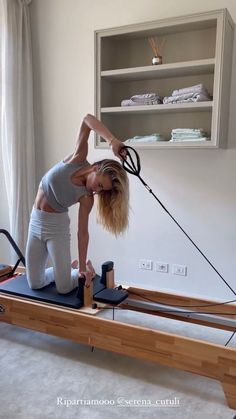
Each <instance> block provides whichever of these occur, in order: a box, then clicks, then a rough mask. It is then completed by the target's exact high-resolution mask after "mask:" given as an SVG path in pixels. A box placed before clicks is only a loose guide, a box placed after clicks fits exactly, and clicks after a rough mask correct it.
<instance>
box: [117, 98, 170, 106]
mask: <svg viewBox="0 0 236 419" xmlns="http://www.w3.org/2000/svg"><path fill="white" fill-rule="evenodd" d="M161 103H162V100H160V99H156V100H152V99H150V100H146V101H137V102H134V101H133V100H131V99H123V100H122V102H121V106H146V105H160V104H161Z"/></svg>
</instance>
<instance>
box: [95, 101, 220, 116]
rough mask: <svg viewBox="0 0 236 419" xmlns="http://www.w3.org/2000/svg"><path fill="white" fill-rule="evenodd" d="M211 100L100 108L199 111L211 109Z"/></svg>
mask: <svg viewBox="0 0 236 419" xmlns="http://www.w3.org/2000/svg"><path fill="white" fill-rule="evenodd" d="M212 106H213V102H211V101H209V102H195V103H179V104H173V105H171V104H168V105H162V104H161V105H148V106H140V105H137V106H117V107H107V108H101V113H103V114H124V113H127V114H133V115H136V114H145V113H146V114H153V113H171V112H174V113H176V112H200V111H211V110H212Z"/></svg>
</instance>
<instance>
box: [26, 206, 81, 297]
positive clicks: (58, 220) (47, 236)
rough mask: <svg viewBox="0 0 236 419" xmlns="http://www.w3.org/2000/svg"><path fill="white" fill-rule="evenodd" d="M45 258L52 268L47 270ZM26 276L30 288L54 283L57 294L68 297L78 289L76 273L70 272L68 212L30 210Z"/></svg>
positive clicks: (74, 270) (77, 274)
mask: <svg viewBox="0 0 236 419" xmlns="http://www.w3.org/2000/svg"><path fill="white" fill-rule="evenodd" d="M48 257H50V259H51V262H52V265H53V267H52V268H47V269H46V266H47V262H48ZM26 275H27V280H28V284H29V286H30V288H32V289H39V288H43V287H45V286H46V285H48V284H50V282H53V281H55V283H56V288H57V291H58V292H59V293H60V294H67V293H68V292H70V291H72V290H73V289H74V288H75V287H77V286H78V276H79V270H78V269H71V256H70V218H69V216H68V213H67V212H63V213H55V212H53V213H52V212H46V211H41V210H38V209H36V208H33V209H32V213H31V217H30V223H29V231H28V240H27V246H26Z"/></svg>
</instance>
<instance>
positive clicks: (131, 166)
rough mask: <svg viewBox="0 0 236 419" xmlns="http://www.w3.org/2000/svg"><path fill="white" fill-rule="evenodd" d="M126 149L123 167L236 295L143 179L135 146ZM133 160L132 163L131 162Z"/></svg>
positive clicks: (235, 292)
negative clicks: (143, 187)
mask: <svg viewBox="0 0 236 419" xmlns="http://www.w3.org/2000/svg"><path fill="white" fill-rule="evenodd" d="M122 151H125V153H126V157H123V155H122V154H120V156H121V158H122V160H123V162H122V164H123V168H124V169H125V170H126V171H127V172H128V173H130V174H131V175H134V176H137V177H138V178H139V180H140V181H141V182H142V184H143V185H144V186H145V188H146V189H147V190H148V191H149V192H150V193H151V194H152V195H153V196H154V198H155V199H156V200H157V202H158V203H159V205H160V206H161V207H162V208H163V209H164V211H165V212H166V213H167V214H168V215H169V216H170V218H171V219H172V220H173V221H174V222H175V224H176V225H177V226H178V227H179V229H180V230H181V231H182V232H183V233H184V235H185V236H186V237H187V238H188V239H189V241H190V242H191V243H192V244H193V246H194V247H195V248H196V249H197V250H198V252H199V253H200V254H201V255H202V257H203V258H204V259H205V260H206V261H207V263H208V264H209V265H210V266H211V268H212V269H213V270H214V271H215V272H216V274H217V275H218V276H219V277H220V279H221V280H222V281H223V282H224V283H225V285H226V286H227V287H228V288H229V289H230V291H232V293H233V294H234V295H235V296H236V291H234V290H233V288H232V287H231V286H230V285H229V284H228V282H227V281H226V280H225V279H224V278H223V276H222V275H221V274H220V273H219V271H218V270H217V269H216V268H215V266H214V265H213V264H212V263H211V262H210V260H209V259H208V258H207V256H206V255H205V254H204V253H203V252H202V250H201V249H200V248H199V247H198V246H197V245H196V243H195V242H194V241H193V240H192V239H191V237H190V236H189V235H188V233H186V231H185V230H184V229H183V227H181V225H180V224H179V223H178V221H177V220H176V219H175V218H174V217H173V215H172V214H171V213H170V212H169V211H168V210H167V208H166V207H165V206H164V204H163V203H162V202H161V201H160V199H159V198H158V197H157V196H156V195H155V194H154V193H153V191H152V190H151V188H150V186H148V185H147V183H146V182H145V181H144V180H143V179H142V177H141V176H140V171H141V164H140V158H139V155H138V153H137V151H136V150H135V149H134V148H133V147H128V146H124V147H122V149H121V152H122ZM130 151H132V152H133V153H134V156H135V158H136V164H135V163H134V160H133V157H132V155H131V153H130ZM130 162H131V163H130Z"/></svg>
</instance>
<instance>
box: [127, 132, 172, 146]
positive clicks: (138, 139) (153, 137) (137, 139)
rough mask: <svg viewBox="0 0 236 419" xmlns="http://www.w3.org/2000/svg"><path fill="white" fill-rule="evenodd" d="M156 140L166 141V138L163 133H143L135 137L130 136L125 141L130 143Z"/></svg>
mask: <svg viewBox="0 0 236 419" xmlns="http://www.w3.org/2000/svg"><path fill="white" fill-rule="evenodd" d="M156 141H166V139H165V138H164V137H163V136H162V135H161V134H156V133H155V134H150V135H143V136H139V135H136V136H135V137H132V138H129V139H128V140H126V141H125V144H130V143H153V142H156Z"/></svg>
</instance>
